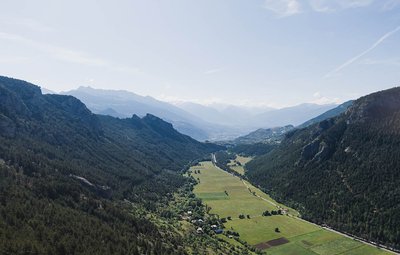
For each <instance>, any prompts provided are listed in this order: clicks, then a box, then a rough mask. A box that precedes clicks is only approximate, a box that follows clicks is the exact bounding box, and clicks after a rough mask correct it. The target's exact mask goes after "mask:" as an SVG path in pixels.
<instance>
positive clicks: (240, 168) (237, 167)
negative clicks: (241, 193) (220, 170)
mask: <svg viewBox="0 0 400 255" xmlns="http://www.w3.org/2000/svg"><path fill="white" fill-rule="evenodd" d="M251 159H252V158H251V157H243V156H239V155H237V156H236V158H235V160H231V162H230V163H229V164H228V165H229V166H230V168H231V169H232V170H233V171H236V172H237V173H239V174H241V175H244V167H243V166H244V165H245V164H246V163H247V162H249V161H250V160H251ZM235 161H237V162H239V163H240V165H238V164H237V163H236V162H235Z"/></svg>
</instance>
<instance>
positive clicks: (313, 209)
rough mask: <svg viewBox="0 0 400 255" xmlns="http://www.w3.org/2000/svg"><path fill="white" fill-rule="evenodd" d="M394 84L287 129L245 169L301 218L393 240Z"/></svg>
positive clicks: (397, 175)
mask: <svg viewBox="0 0 400 255" xmlns="http://www.w3.org/2000/svg"><path fill="white" fill-rule="evenodd" d="M399 159H400V88H393V89H390V90H386V91H381V92H377V93H374V94H371V95H368V96H365V97H362V98H360V99H358V100H357V101H355V102H354V104H353V106H351V107H350V108H349V109H348V110H347V111H346V112H345V113H343V114H341V115H340V116H338V117H336V118H333V119H328V120H325V121H322V122H320V123H317V124H314V125H312V126H310V127H308V128H305V129H301V130H294V131H292V132H289V133H288V134H287V135H286V138H285V139H284V141H283V142H282V145H281V146H279V147H278V148H276V149H275V150H273V151H272V152H271V153H269V154H266V155H264V156H261V157H258V158H256V159H255V160H253V161H251V162H250V163H248V164H247V165H246V166H247V170H248V171H247V175H248V177H249V178H250V179H251V180H252V181H253V182H254V183H256V184H258V185H261V186H262V187H263V188H265V189H266V190H267V191H268V192H269V193H270V194H271V195H273V196H274V197H275V198H278V199H280V200H282V201H285V202H286V203H287V204H288V205H291V206H295V207H296V208H297V209H299V210H300V211H301V213H302V214H303V216H304V218H306V219H308V220H311V221H314V222H317V223H319V224H327V225H329V226H331V227H334V228H336V229H338V230H341V231H345V232H348V233H351V234H354V235H357V236H359V237H362V238H365V239H368V240H372V241H376V242H379V243H381V244H385V245H389V246H392V247H396V248H397V249H398V248H400V228H399V226H400V214H399V211H400V205H399V204H400V160H399Z"/></svg>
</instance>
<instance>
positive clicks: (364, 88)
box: [0, 0, 400, 107]
mask: <svg viewBox="0 0 400 255" xmlns="http://www.w3.org/2000/svg"><path fill="white" fill-rule="evenodd" d="M0 45H1V47H0V70H1V75H7V76H12V77H16V78H21V79H26V80H28V81H31V82H34V83H36V84H38V85H40V86H43V87H46V88H48V89H51V90H54V91H65V90H69V89H73V88H76V87H78V86H92V87H95V88H109V89H124V90H129V91H132V92H135V93H138V94H141V95H151V96H153V97H156V98H159V99H163V100H167V101H182V100H183V101H194V102H199V103H212V102H218V103H230V104H237V105H249V106H257V105H265V106H274V107H283V106H289V105H295V104H299V103H303V102H316V103H331V102H342V101H345V100H347V99H351V98H357V97H359V96H362V95H365V94H368V93H370V92H373V91H377V90H381V89H385V88H389V87H393V86H396V85H399V83H400V82H399V81H400V72H399V69H400V0H375V1H374V0H329V1H328V0H240V1H239V0H201V1H200V0H198V1H192V0H158V1H154V0H143V1H135V0H133V1H132V0H130V1H128V0H127V1H105V0H104V1H94V0H92V1H91V0H87V1H75V0H69V1H51V0H46V1H44V0H36V1H29V0H27V1H19V0H12V1H8V0H3V1H2V8H1V9H0Z"/></svg>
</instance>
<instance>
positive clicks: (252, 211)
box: [190, 161, 391, 255]
mask: <svg viewBox="0 0 400 255" xmlns="http://www.w3.org/2000/svg"><path fill="white" fill-rule="evenodd" d="M190 172H191V174H192V176H193V177H194V178H195V179H197V180H198V181H199V184H197V185H196V186H195V189H194V193H195V194H196V196H197V197H199V198H201V199H202V200H203V202H204V203H205V204H206V205H207V206H208V207H211V210H210V213H212V214H217V215H219V217H220V218H228V217H229V218H231V220H227V222H226V223H225V224H224V225H225V231H227V230H231V231H235V232H238V233H239V234H240V239H241V240H243V241H246V242H247V243H248V244H250V245H252V246H255V247H258V248H260V249H262V250H263V251H265V252H267V254H272V255H274V254H275V255H280V254H282V255H291V254H293V255H294V254H296V255H308V254H310V255H315V254H319V255H334V254H343V255H350V254H351V255H358V254H360V255H361V254H391V253H389V252H386V251H384V250H381V249H378V248H376V247H373V246H370V245H367V244H364V243H362V242H359V241H356V240H353V239H351V238H348V237H345V236H342V235H340V234H337V233H334V232H332V231H329V230H326V229H324V228H322V227H319V226H317V225H314V224H312V223H309V222H306V221H304V220H301V219H299V218H298V217H297V216H298V212H296V211H295V210H293V209H291V208H288V207H285V206H284V205H282V204H279V203H277V202H276V201H274V200H273V199H272V198H271V197H269V196H268V195H267V194H265V193H263V192H262V191H261V190H259V189H258V188H256V187H254V186H253V185H251V184H250V183H248V182H246V181H244V180H242V179H241V178H240V177H236V176H234V175H232V174H230V173H227V172H225V171H223V170H222V169H220V168H217V167H216V166H214V165H213V164H212V162H209V161H206V162H201V163H200V164H199V165H197V166H194V167H192V168H191V171H190ZM279 209H280V210H281V211H283V212H284V215H272V216H262V214H263V212H264V211H266V210H268V211H277V210H279ZM239 215H244V219H240V218H239ZM242 218H243V217H242ZM220 236H222V235H220ZM223 238H227V237H223ZM227 239H228V238H227ZM231 242H233V243H234V242H235V241H234V240H233V239H231ZM238 245H239V243H238Z"/></svg>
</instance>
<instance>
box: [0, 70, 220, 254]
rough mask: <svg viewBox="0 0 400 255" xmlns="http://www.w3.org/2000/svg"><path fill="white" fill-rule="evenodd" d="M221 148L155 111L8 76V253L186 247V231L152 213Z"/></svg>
mask: <svg viewBox="0 0 400 255" xmlns="http://www.w3.org/2000/svg"><path fill="white" fill-rule="evenodd" d="M218 149H220V147H219V146H216V145H212V144H204V143H199V142H197V141H195V140H193V139H191V138H190V137H188V136H185V135H182V134H180V133H178V132H177V131H176V130H175V129H173V127H172V125H171V124H169V123H166V122H164V121H163V120H161V119H159V118H157V117H155V116H152V115H147V116H146V117H144V118H139V117H137V116H133V117H132V118H129V119H116V118H112V117H106V116H98V115H95V114H92V113H91V112H90V111H89V110H88V109H87V108H86V106H85V105H84V104H82V103H81V102H80V101H79V100H77V99H76V98H74V97H72V96H62V95H42V93H41V90H40V88H39V87H37V86H35V85H32V84H29V83H27V82H24V81H21V80H15V79H10V78H6V77H0V253H2V254H145V253H147V254H180V253H184V249H183V247H182V242H181V241H180V238H181V236H180V235H177V234H176V233H174V232H171V231H170V230H169V229H168V228H166V227H164V226H158V225H157V224H155V223H154V222H152V221H151V220H149V219H148V218H147V217H144V216H145V215H148V214H151V213H157V208H158V207H159V206H160V205H163V204H164V205H165V204H166V202H167V201H168V200H169V199H171V197H172V193H173V192H174V191H176V190H177V189H178V188H179V187H181V186H182V185H183V184H184V183H186V180H185V178H184V177H182V176H181V175H180V174H179V171H180V170H182V169H183V168H184V167H185V165H187V164H188V163H189V162H190V161H191V160H195V159H197V158H200V157H203V156H204V155H205V154H208V153H210V152H212V151H215V150H218Z"/></svg>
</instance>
